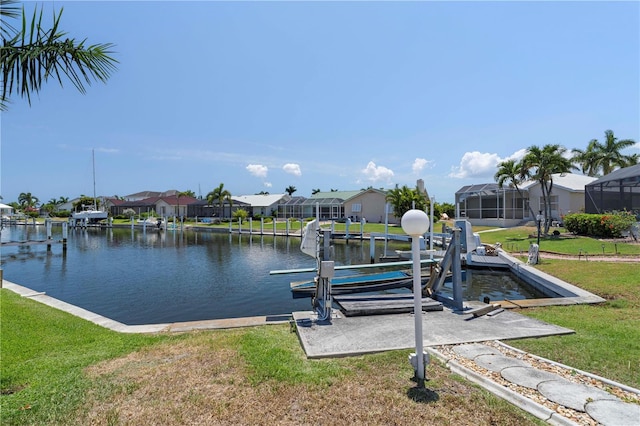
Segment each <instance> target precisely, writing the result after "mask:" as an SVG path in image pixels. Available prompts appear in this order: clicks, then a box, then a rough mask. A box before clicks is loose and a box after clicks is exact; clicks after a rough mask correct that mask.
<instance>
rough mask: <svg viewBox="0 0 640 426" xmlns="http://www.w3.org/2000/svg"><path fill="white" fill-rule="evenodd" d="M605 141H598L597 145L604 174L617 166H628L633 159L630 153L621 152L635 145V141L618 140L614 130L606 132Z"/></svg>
mask: <svg viewBox="0 0 640 426" xmlns="http://www.w3.org/2000/svg"><path fill="white" fill-rule="evenodd" d="M604 135H605V141H604V143H602V144H601V143H599V142H597V141H596V147H597V150H598V156H599V166H600V168H601V169H602V174H603V175H608V174H609V173H611V172H612V171H614V170H615V168H616V167H626V166H627V164H628V163H629V161H630V160H631V159H630V158H629V156H628V155H623V154H621V153H620V151H622V150H623V149H625V148H629V147H631V146H633V145H635V143H636V142H635V141H634V140H631V139H623V140H618V138H616V137H615V136H614V135H613V131H611V130H606V131H605V132H604Z"/></svg>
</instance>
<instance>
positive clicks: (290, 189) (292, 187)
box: [284, 185, 297, 195]
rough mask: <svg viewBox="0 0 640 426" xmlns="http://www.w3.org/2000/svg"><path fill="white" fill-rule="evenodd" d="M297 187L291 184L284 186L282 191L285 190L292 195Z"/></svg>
mask: <svg viewBox="0 0 640 426" xmlns="http://www.w3.org/2000/svg"><path fill="white" fill-rule="evenodd" d="M296 191H297V189H296V187H295V186H293V185H289V186H288V187H286V188H285V190H284V192H286V193H287V194H289V195H293V193H294V192H296Z"/></svg>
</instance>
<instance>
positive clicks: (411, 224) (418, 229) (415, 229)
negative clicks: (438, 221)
mask: <svg viewBox="0 0 640 426" xmlns="http://www.w3.org/2000/svg"><path fill="white" fill-rule="evenodd" d="M400 225H401V226H402V230H403V231H404V232H405V233H406V234H407V235H411V236H420V235H423V234H424V233H425V232H427V231H428V230H429V215H427V214H426V213H425V212H423V211H422V210H417V209H411V210H409V211H407V212H406V213H405V214H403V215H402V219H401V220H400Z"/></svg>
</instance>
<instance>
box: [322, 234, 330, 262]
mask: <svg viewBox="0 0 640 426" xmlns="http://www.w3.org/2000/svg"><path fill="white" fill-rule="evenodd" d="M322 249H323V255H322V260H331V231H327V230H326V229H323V230H322Z"/></svg>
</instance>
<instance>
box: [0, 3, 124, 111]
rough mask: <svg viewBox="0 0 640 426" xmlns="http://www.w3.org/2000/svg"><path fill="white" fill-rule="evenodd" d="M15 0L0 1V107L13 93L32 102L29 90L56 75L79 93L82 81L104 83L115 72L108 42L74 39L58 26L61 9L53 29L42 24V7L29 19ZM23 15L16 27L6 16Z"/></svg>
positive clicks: (5, 107)
mask: <svg viewBox="0 0 640 426" xmlns="http://www.w3.org/2000/svg"><path fill="white" fill-rule="evenodd" d="M16 3H17V1H16V0H0V18H2V30H1V31H2V47H0V62H1V63H2V97H1V98H0V110H3V111H5V110H6V109H7V103H8V102H9V100H10V97H11V95H12V94H14V92H15V93H17V94H18V95H19V96H20V97H22V98H25V97H26V98H27V101H28V102H29V105H31V94H32V92H34V93H38V92H40V90H41V88H42V85H43V83H46V82H47V81H48V80H49V78H55V79H56V80H58V82H59V83H60V85H61V86H62V75H65V76H66V77H67V78H68V79H69V80H70V81H71V83H72V84H73V85H74V86H75V87H76V89H78V91H79V92H80V93H83V94H84V93H85V92H86V89H85V84H89V85H90V84H91V81H92V79H93V80H98V81H102V82H106V81H107V80H108V79H109V77H110V75H111V73H112V72H113V71H115V69H116V64H117V63H118V61H117V60H116V59H114V58H112V57H111V56H110V55H111V54H112V53H113V52H112V51H111V49H112V47H113V46H114V45H113V44H111V43H104V44H93V45H88V46H86V45H85V42H86V40H82V41H80V42H77V41H76V40H75V39H73V38H68V37H66V36H67V34H66V33H65V32H63V31H61V30H60V29H59V24H60V18H61V16H62V9H60V12H59V13H58V14H57V15H55V14H54V16H53V24H52V28H51V29H49V30H46V29H44V28H43V27H42V13H43V10H42V9H41V10H40V12H39V13H38V8H37V6H36V8H35V10H34V12H33V17H32V18H31V19H30V20H28V19H27V17H26V16H25V11H24V8H22V13H20V8H18V7H17V6H16ZM20 15H22V20H21V22H22V25H21V27H20V29H16V28H14V27H12V26H11V25H10V24H8V23H7V22H5V21H6V18H12V19H16V18H19V17H20Z"/></svg>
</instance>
